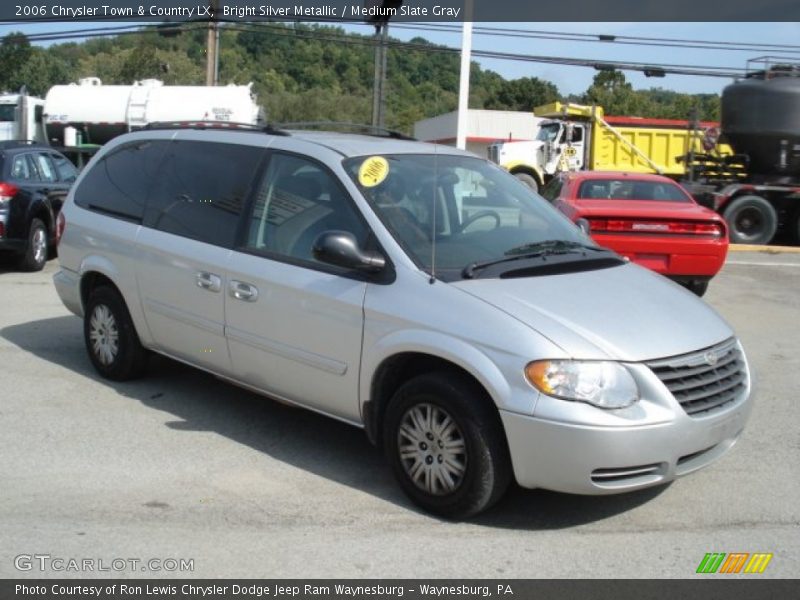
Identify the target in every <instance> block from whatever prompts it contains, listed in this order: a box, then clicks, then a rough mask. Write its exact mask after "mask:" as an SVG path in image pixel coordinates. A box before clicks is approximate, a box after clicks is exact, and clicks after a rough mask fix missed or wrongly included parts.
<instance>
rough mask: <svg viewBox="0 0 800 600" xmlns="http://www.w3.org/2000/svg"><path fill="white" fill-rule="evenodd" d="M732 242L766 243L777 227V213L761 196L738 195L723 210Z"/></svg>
mask: <svg viewBox="0 0 800 600" xmlns="http://www.w3.org/2000/svg"><path fill="white" fill-rule="evenodd" d="M722 216H723V217H725V221H727V223H728V231H729V232H730V234H729V235H730V240H731V242H733V243H734V244H768V243H769V242H770V240H771V239H772V238H773V237H774V236H775V232H776V231H777V229H778V213H777V212H776V211H775V209H774V208H773V207H772V205H771V204H770V203H769V202H767V201H766V200H765V199H764V198H762V197H761V196H740V197H739V198H736V199H734V200H733V201H732V202H731V203H730V204H729V205H728V206H727V207H726V208H725V210H724V211H723V213H722Z"/></svg>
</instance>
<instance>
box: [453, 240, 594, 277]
mask: <svg viewBox="0 0 800 600" xmlns="http://www.w3.org/2000/svg"><path fill="white" fill-rule="evenodd" d="M585 250H594V251H599V250H604V248H600V247H598V246H591V245H589V244H581V243H580V242H568V241H565V240H544V241H543V242H532V243H529V244H523V245H521V246H515V247H514V248H511V249H510V250H506V251H505V256H504V257H502V258H494V259H492V260H484V261H476V262H473V263H470V264H468V265H467V266H466V267H464V270H463V271H461V276H462V277H463V278H464V279H472V278H473V277H474V276H475V271H479V270H481V269H485V268H486V267H491V266H493V265H499V264H501V263H504V262H511V261H514V260H520V259H523V258H538V257H540V256H552V255H554V254H570V253H573V252H582V251H585Z"/></svg>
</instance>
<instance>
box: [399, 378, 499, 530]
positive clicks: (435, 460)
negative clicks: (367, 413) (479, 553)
mask: <svg viewBox="0 0 800 600" xmlns="http://www.w3.org/2000/svg"><path fill="white" fill-rule="evenodd" d="M383 440H384V449H385V451H386V455H387V457H388V459H389V461H390V463H391V467H392V471H393V472H394V475H395V477H396V478H397V480H398V482H399V483H400V486H401V487H402V488H403V491H404V492H405V493H406V494H407V495H408V497H409V498H410V499H411V500H412V501H413V502H415V503H416V504H417V505H419V506H420V507H422V508H424V509H425V510H427V511H429V512H432V513H434V514H437V515H441V516H443V517H446V518H451V519H461V518H466V517H470V516H473V515H476V514H477V513H479V512H482V511H484V510H486V509H487V508H489V507H490V506H492V505H493V504H494V503H495V502H497V501H498V500H499V499H500V498H501V497H502V496H503V494H504V493H505V491H506V488H507V487H508V484H509V483H510V481H511V460H510V458H509V453H508V446H507V444H506V439H505V435H504V432H503V427H502V424H501V422H500V418H499V415H498V414H497V409H496V408H495V407H494V405H493V404H492V402H491V400H490V399H489V398H488V397H487V396H486V393H485V392H484V391H483V390H482V389H481V388H480V387H479V386H478V385H477V384H476V383H474V382H473V381H471V380H470V379H468V378H467V377H465V376H463V375H460V374H458V373H449V372H438V373H429V374H424V375H420V376H418V377H415V378H414V379H411V380H409V381H408V382H406V383H405V384H403V385H402V386H401V387H400V388H399V389H398V390H397V392H396V393H395V395H394V397H393V398H392V400H391V402H390V404H389V406H388V408H387V412H386V418H385V420H384V428H383Z"/></svg>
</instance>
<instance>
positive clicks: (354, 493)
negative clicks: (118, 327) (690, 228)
mask: <svg viewBox="0 0 800 600" xmlns="http://www.w3.org/2000/svg"><path fill="white" fill-rule="evenodd" d="M56 270H57V261H51V262H50V263H48V265H47V267H46V269H45V271H44V272H42V273H34V274H31V273H18V272H14V271H11V270H9V269H8V267H2V266H0V457H2V461H1V462H0V577H2V578H9V577H59V576H64V575H66V576H71V577H75V576H102V577H139V576H147V577H158V576H181V577H258V578H262V577H263V578H291V577H380V578H384V577H425V578H427V577H453V578H472V577H480V578H483V577H491V578H532V577H547V578H564V577H566V578H572V577H693V576H695V570H696V568H697V566H698V564H699V563H700V561H701V559H702V558H703V557H704V555H705V554H706V553H707V552H751V553H754V552H768V553H773V558H772V560H771V562H770V563H769V565H768V568H767V569H766V571H765V572H764V574H763V575H760V576H759V577H796V576H797V574H798V573H800V535H798V533H799V531H798V523H800V501H798V498H800V435H798V422H800V402H798V396H797V388H798V384H800V318H798V317H799V316H800V309H799V308H798V305H799V304H800V254H794V255H790V254H786V255H783V254H779V255H772V254H765V253H750V252H736V253H731V254H730V256H729V261H728V264H727V265H726V266H725V268H724V270H723V271H722V273H721V274H720V275H719V276H718V277H717V278H716V279H715V280H714V281H713V282H712V284H711V287H710V289H709V292H708V294H707V296H706V301H707V302H709V303H710V304H711V305H712V306H714V307H715V308H716V309H718V310H719V311H720V312H721V313H722V314H723V315H724V317H725V318H726V319H727V320H728V321H729V322H730V323H731V324H732V325H733V327H734V328H735V329H736V331H737V333H738V334H739V336H740V337H741V339H742V341H743V344H744V346H745V349H746V351H747V353H748V356H749V359H750V361H751V365H752V367H753V370H754V373H755V376H756V379H757V391H756V394H757V395H756V405H755V408H754V412H753V416H752V418H751V420H750V422H749V424H748V427H747V428H746V430H745V433H744V435H743V437H742V439H741V440H740V441H739V443H738V444H737V445H736V447H734V449H733V450H732V451H731V452H730V453H729V454H728V455H727V456H725V457H724V458H723V459H722V460H720V461H719V462H717V463H716V464H714V465H712V466H711V467H709V468H707V469H705V470H703V471H701V472H699V473H696V474H693V475H691V476H689V477H686V478H683V479H680V480H678V481H677V482H675V483H673V484H671V485H669V486H666V487H661V488H656V489H651V490H647V491H643V492H638V493H633V494H626V495H620V496H605V497H579V496H569V495H564V494H556V493H552V492H546V491H540V490H534V491H528V490H522V489H519V488H513V489H512V490H511V491H510V493H509V494H508V495H507V497H506V498H505V499H504V500H503V501H502V502H501V503H500V504H499V505H498V506H497V507H495V508H494V509H492V510H491V511H490V512H489V513H487V514H484V515H482V516H480V517H478V518H477V519H475V520H473V521H471V522H465V523H452V522H447V521H443V520H439V519H437V518H434V517H431V516H429V515H426V514H424V513H421V512H420V511H418V510H417V509H416V508H414V507H413V506H412V505H411V504H410V503H409V502H408V501H407V500H406V498H405V497H404V495H403V494H402V493H401V491H400V489H399V488H398V487H397V486H396V485H395V483H394V481H393V479H392V477H391V475H390V473H389V470H388V467H387V466H386V465H385V463H384V460H383V458H382V457H381V455H380V453H379V452H378V451H377V450H375V449H374V448H373V447H372V446H370V444H369V443H368V442H367V440H366V437H365V436H364V434H363V432H362V431H360V430H358V429H356V428H353V427H350V426H348V425H344V424H341V423H338V422H335V421H333V420H330V419H326V418H324V417H320V416H317V415H315V414H312V413H310V412H307V411H304V410H299V409H292V408H288V407H286V406H283V405H281V404H278V403H275V402H272V401H270V400H267V399H264V398H261V397H259V396H256V395H255V394H252V393H249V392H247V391H243V390H241V389H239V388H236V387H233V386H231V385H229V384H226V383H223V382H221V381H219V380H217V379H215V378H214V377H212V376H210V375H207V374H204V373H202V372H200V371H197V370H194V369H191V368H189V367H186V366H183V365H180V364H178V363H175V362H172V361H170V360H167V359H163V358H158V359H155V360H153V361H152V362H151V366H150V370H149V374H148V376H147V377H146V378H145V379H143V380H140V381H137V382H132V383H124V384H117V383H111V382H108V381H104V380H101V379H100V378H99V377H98V376H97V375H96V374H95V372H94V371H93V369H92V367H91V365H90V363H89V360H88V358H87V356H86V353H85V350H84V347H83V338H82V326H81V321H80V320H79V319H78V318H77V317H74V316H72V315H71V314H70V313H68V312H67V310H66V309H65V308H64V307H63V306H62V305H61V303H60V301H59V299H58V297H57V295H56V292H55V290H54V288H53V285H52V282H51V277H52V275H53V273H54V272H55V271H56ZM20 556H22V557H23V558H22V559H20V558H19V557H20ZM35 556H39V557H41V556H48V557H49V558H45V559H42V558H35ZM25 557H28V558H25ZM58 559H61V561H62V562H60V563H56V562H54V561H56V560H58ZM69 559H75V560H76V561H78V563H75V564H85V563H83V561H84V560H85V559H88V560H90V561H93V562H92V563H91V564H92V566H93V569H94V570H92V571H88V572H77V571H71V570H69V567H70V565H71V564H72V563H69V562H68V561H69ZM115 560H116V561H117V562H116V563H114V561H115ZM120 560H123V561H126V562H124V563H123V562H119V561H120ZM133 560H136V561H150V560H156V561H159V562H158V563H149V564H148V563H147V562H136V563H133V562H130V561H133ZM170 560H175V561H176V562H175V563H172V562H169V561H170ZM181 560H183V561H184V564H185V565H186V567H185V569H184V570H181V569H180V562H179V561H181ZM188 561H192V564H191V566H192V570H188ZM134 564H135V566H134V567H132V566H131V565H134ZM42 565H45V566H46V568H45V570H44V571H42V570H41V569H40V567H41V566H42ZM56 565H57V566H60V567H61V568H62V569H67V570H57V569H56V568H54V567H55V566H56ZM123 565H124V568H121V569H119V570H116V567H121V566H123ZM28 567H30V568H29V569H28ZM102 567H105V568H108V569H110V571H98V570H97V569H98V568H102ZM173 567H174V568H173ZM20 568H21V569H28V570H19V569H20ZM159 569H161V570H159ZM740 577H741V575H740Z"/></svg>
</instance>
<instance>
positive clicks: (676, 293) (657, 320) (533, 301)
mask: <svg viewBox="0 0 800 600" xmlns="http://www.w3.org/2000/svg"><path fill="white" fill-rule="evenodd" d="M452 285H454V286H455V287H457V288H459V289H461V290H463V291H464V292H466V293H468V294H471V295H473V296H476V297H478V298H480V299H482V300H484V301H485V302H488V303H489V304H492V305H494V306H496V307H497V308H499V309H500V310H502V311H504V312H506V313H508V314H509V315H511V316H512V317H514V318H516V319H518V320H519V321H521V322H522V323H524V324H526V325H528V326H529V327H531V328H532V329H534V330H535V331H537V332H539V333H540V334H541V335H543V336H545V337H546V338H548V339H549V340H550V341H552V342H553V343H555V344H556V345H558V346H559V347H561V348H562V349H563V350H564V351H565V352H566V353H567V354H568V355H569V356H571V357H572V358H577V359H589V360H602V359H608V358H611V359H615V360H622V361H629V362H638V361H647V360H653V359H657V358H665V357H669V356H675V355H678V354H685V353H688V352H693V351H695V350H699V349H701V348H707V347H709V346H713V345H714V344H717V343H719V342H721V341H723V340H726V339H728V338H730V337H731V336H732V335H733V331H732V329H731V327H730V326H729V325H728V324H727V323H726V322H725V321H724V320H723V319H722V317H720V316H719V315H718V314H717V313H716V312H715V311H714V310H713V309H712V308H711V307H709V306H708V305H707V304H705V303H704V302H703V301H702V300H700V299H699V298H697V296H695V295H694V294H692V293H691V292H689V291H687V290H685V289H684V288H682V287H681V286H679V285H678V284H676V283H673V282H671V281H669V280H668V279H666V278H664V277H662V276H660V275H657V274H656V273H653V272H651V271H647V270H646V269H643V268H641V267H639V266H637V265H634V264H626V265H622V266H618V267H612V268H607V269H599V270H595V271H585V272H580V273H569V274H564V275H548V276H541V277H535V276H534V277H520V278H509V279H473V280H464V281H457V282H454V283H453V284H452Z"/></svg>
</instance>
